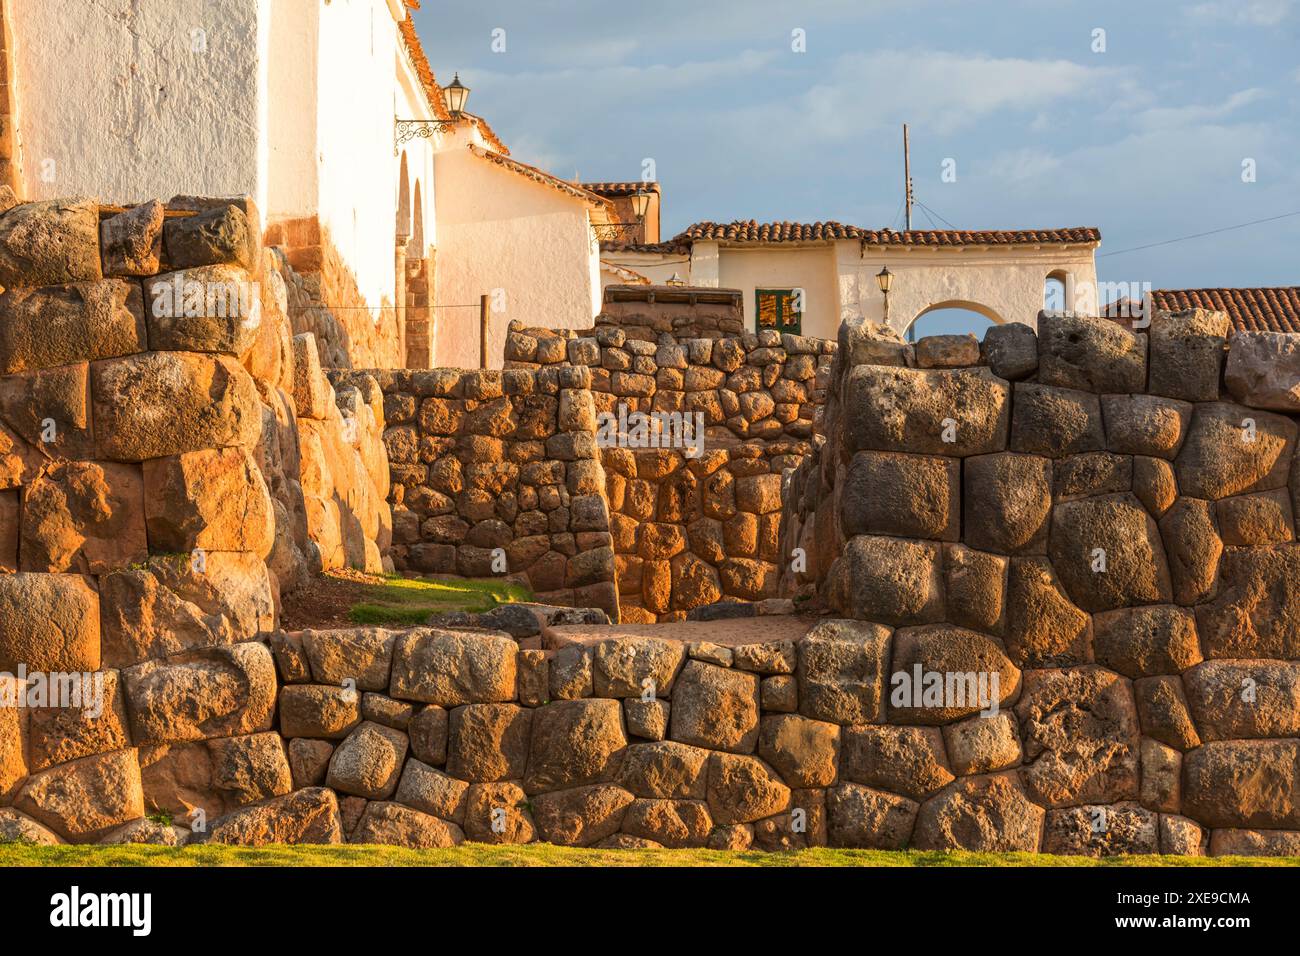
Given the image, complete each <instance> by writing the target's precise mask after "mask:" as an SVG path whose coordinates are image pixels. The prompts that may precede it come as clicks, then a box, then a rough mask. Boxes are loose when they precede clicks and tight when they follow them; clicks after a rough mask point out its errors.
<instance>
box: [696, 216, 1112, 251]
mask: <svg viewBox="0 0 1300 956" xmlns="http://www.w3.org/2000/svg"><path fill="white" fill-rule="evenodd" d="M832 239H858V240H861V241H863V242H865V243H867V244H868V245H881V246H992V245H1038V244H1040V243H1088V242H1100V241H1101V232H1100V230H1098V229H1096V228H1093V227H1091V226H1084V227H1078V228H1070V229H981V230H966V229H910V230H903V231H900V232H895V231H894V230H892V229H863V228H861V227H860V226H852V225H848V224H846V223H841V222H834V221H829V222H812V223H807V222H756V221H755V220H753V219H749V220H737V221H736V222H729V223H718V222H697V223H695V224H693V225H691V226H688V227H687V228H686V229H685V230H684V231H682V232H681V233H679V234H678V235H677V236H676V237H674V241H678V242H694V241H697V240H705V241H715V242H822V241H827V240H832Z"/></svg>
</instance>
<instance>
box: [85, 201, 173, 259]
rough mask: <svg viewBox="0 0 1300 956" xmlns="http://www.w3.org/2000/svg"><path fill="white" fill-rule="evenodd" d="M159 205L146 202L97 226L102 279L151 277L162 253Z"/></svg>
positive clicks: (160, 205) (161, 218)
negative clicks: (106, 277) (109, 277)
mask: <svg viewBox="0 0 1300 956" xmlns="http://www.w3.org/2000/svg"><path fill="white" fill-rule="evenodd" d="M163 211H164V210H163V204H162V203H161V202H159V201H158V200H157V199H150V200H149V201H148V202H142V203H140V204H139V205H138V206H132V207H131V208H130V209H128V210H126V211H125V212H121V213H118V214H117V215H116V216H110V217H109V218H107V219H105V220H104V221H103V222H101V223H100V224H99V243H100V249H99V252H100V256H101V258H102V262H103V269H104V275H106V276H151V275H154V274H155V273H156V272H157V271H158V259H159V255H160V253H161V252H162V228H163Z"/></svg>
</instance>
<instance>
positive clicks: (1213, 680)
mask: <svg viewBox="0 0 1300 956" xmlns="http://www.w3.org/2000/svg"><path fill="white" fill-rule="evenodd" d="M1183 686H1184V687H1186V689H1187V702H1188V704H1189V705H1190V707H1191V711H1192V717H1193V718H1194V719H1195V721H1196V729H1197V730H1198V731H1200V735H1201V739H1202V740H1241V739H1243V738H1249V737H1300V664H1297V663H1293V662H1289V661H1206V662H1205V663H1203V664H1200V665H1198V666H1196V667H1193V668H1192V669H1191V670H1189V671H1187V673H1185V674H1184V675H1183Z"/></svg>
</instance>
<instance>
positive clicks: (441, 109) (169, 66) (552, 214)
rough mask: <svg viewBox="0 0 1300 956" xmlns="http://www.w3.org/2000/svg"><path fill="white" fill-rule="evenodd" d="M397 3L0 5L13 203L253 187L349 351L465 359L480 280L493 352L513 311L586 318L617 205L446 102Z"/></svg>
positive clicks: (52, 0)
mask: <svg viewBox="0 0 1300 956" xmlns="http://www.w3.org/2000/svg"><path fill="white" fill-rule="evenodd" d="M408 7H418V3H417V2H415V0H136V2H133V3H130V4H100V3H89V2H86V0H0V12H3V15H4V21H5V26H6V36H5V52H6V53H7V54H8V60H9V69H10V75H9V76H8V77H7V80H8V83H7V84H6V93H7V94H8V95H9V102H8V103H4V104H0V120H2V119H3V118H4V116H5V114H8V120H9V121H8V122H6V123H4V127H5V128H4V133H3V136H0V162H3V161H5V160H10V161H11V162H10V165H9V167H8V176H9V178H10V180H11V181H12V182H13V183H14V184H15V187H16V189H17V191H18V194H19V196H20V197H21V198H23V199H44V198H52V197H56V196H69V195H89V196H95V197H98V198H100V199H101V201H103V202H111V203H129V202H134V201H141V200H146V199H150V198H162V199H164V200H165V199H167V198H169V197H171V196H174V195H182V194H191V195H205V196H248V197H251V198H252V200H253V201H254V202H255V203H256V206H257V208H258V210H259V211H260V214H261V220H262V222H261V225H262V226H264V227H265V231H266V238H267V241H268V242H269V243H272V244H275V245H280V246H282V247H284V248H285V250H286V252H287V253H288V255H289V260H290V263H291V264H292V265H294V267H295V269H297V270H298V271H300V272H306V273H319V274H320V277H321V281H320V288H321V290H322V292H321V294H322V295H323V296H326V297H327V298H329V299H332V300H333V301H327V302H324V303H323V304H324V305H326V306H330V307H335V308H336V316H337V319H338V322H339V324H340V325H341V326H342V327H343V328H344V330H345V332H346V334H345V335H342V336H341V337H342V338H344V339H346V347H344V348H342V349H341V352H342V353H343V354H344V355H345V356H346V360H347V361H348V362H350V364H353V365H355V366H365V365H389V366H400V365H411V366H416V367H420V366H428V365H429V364H430V363H431V362H435V363H441V364H460V365H476V364H478V341H479V332H478V329H479V317H478V312H477V307H476V303H477V302H478V301H479V296H481V295H484V294H488V295H491V296H492V297H493V298H492V302H493V305H494V306H495V311H494V312H493V313H492V326H493V342H494V346H493V348H492V349H491V351H490V353H489V354H490V355H493V356H495V359H496V363H497V364H499V362H500V355H501V349H500V343H501V341H502V340H503V338H504V334H505V332H504V329H505V325H506V323H507V322H508V320H509V319H512V318H520V319H523V320H525V321H527V322H528V323H529V324H545V325H554V326H570V327H580V326H584V325H587V324H589V323H590V321H591V318H592V316H593V315H594V314H595V312H596V311H597V310H598V307H599V299H600V262H599V243H598V241H597V239H596V232H595V230H594V229H593V224H600V223H602V222H606V221H608V220H610V219H611V218H612V210H613V206H612V203H611V202H609V201H608V200H606V199H604V198H603V197H601V196H598V195H596V194H595V193H592V192H589V191H587V190H585V189H582V188H581V187H577V186H573V185H571V184H567V183H563V182H562V181H561V180H557V179H555V178H554V177H551V176H549V175H548V174H546V173H544V172H542V171H541V170H536V169H534V168H532V167H528V166H525V165H524V164H522V163H518V162H517V161H515V160H513V159H511V158H510V157H509V155H508V154H509V150H508V149H506V147H505V146H504V144H502V143H501V142H500V141H499V140H498V139H497V138H496V136H495V135H494V134H493V133H492V131H491V129H490V128H489V127H488V126H487V124H486V123H485V122H483V121H482V120H481V119H480V118H479V117H476V116H473V115H472V114H469V113H467V112H466V113H458V114H457V115H456V116H452V115H451V114H450V113H449V111H448V108H447V104H446V102H445V101H444V90H443V88H442V87H441V86H440V85H439V84H438V82H437V81H436V80H435V78H434V75H433V72H432V70H431V69H430V67H429V63H428V61H427V59H426V57H425V54H424V52H423V50H422V48H421V45H420V41H419V39H418V37H417V36H416V33H415V29H414V26H413V24H412V22H411V19H410V11H409V9H408ZM399 121H416V122H415V123H414V124H413V125H406V126H402V127H401V129H402V130H403V131H404V132H405V134H406V135H404V136H402V137H401V138H402V139H403V141H402V142H401V143H398V142H397V139H398V138H399V136H398V129H399V126H398V122H399ZM466 306H468V308H467V307H466Z"/></svg>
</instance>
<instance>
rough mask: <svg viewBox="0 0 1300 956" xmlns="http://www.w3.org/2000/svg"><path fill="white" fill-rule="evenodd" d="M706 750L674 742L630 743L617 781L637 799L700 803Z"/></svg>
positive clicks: (704, 780) (704, 775) (707, 757)
mask: <svg viewBox="0 0 1300 956" xmlns="http://www.w3.org/2000/svg"><path fill="white" fill-rule="evenodd" d="M708 759H709V751H707V750H704V749H702V748H700V747H692V746H689V745H688V744H681V743H677V742H676V741H673V740H664V741H656V742H654V743H644V744H632V745H631V746H630V747H628V748H627V751H626V753H625V754H624V756H623V764H622V766H621V767H620V769H619V776H618V782H619V784H620V785H621V786H623V787H626V788H627V789H628V790H630V791H632V793H634V794H636V795H637V796H638V797H646V798H650V799H658V800H677V799H681V800H703V799H704V795H705V784H706V783H707V780H708V777H707V774H706V773H705V769H706V766H705V765H706V763H707V762H708Z"/></svg>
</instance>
